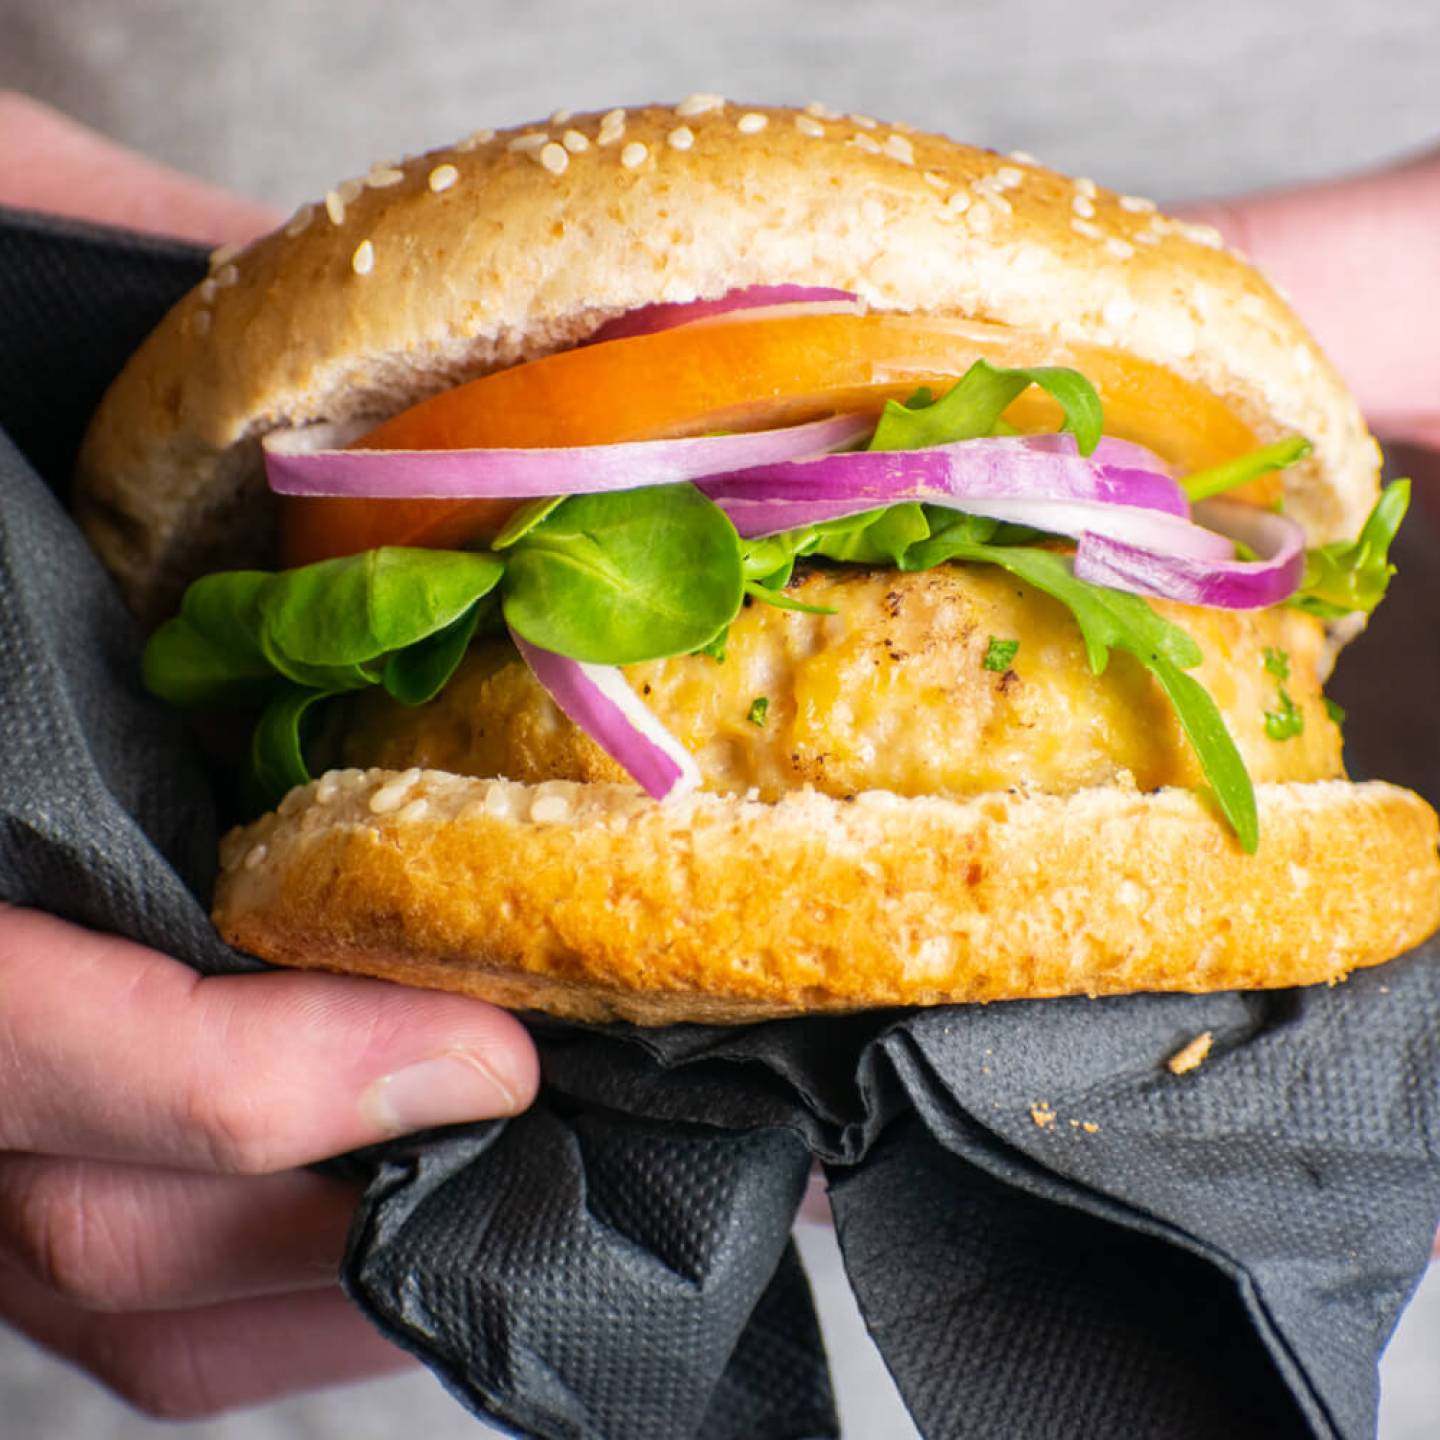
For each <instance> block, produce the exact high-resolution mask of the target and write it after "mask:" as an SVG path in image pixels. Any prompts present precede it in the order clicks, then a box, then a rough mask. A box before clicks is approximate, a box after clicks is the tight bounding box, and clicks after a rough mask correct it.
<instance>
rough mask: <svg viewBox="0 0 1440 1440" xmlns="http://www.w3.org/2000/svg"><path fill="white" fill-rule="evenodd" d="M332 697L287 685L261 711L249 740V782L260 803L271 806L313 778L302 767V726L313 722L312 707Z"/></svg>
mask: <svg viewBox="0 0 1440 1440" xmlns="http://www.w3.org/2000/svg"><path fill="white" fill-rule="evenodd" d="M335 693H336V692H335V691H333V690H310V689H306V688H304V687H302V686H299V685H290V686H287V687H286V688H285V690H284V691H282V692H281V693H280V694H279V695H277V696H276V697H275V698H274V699H273V700H272V701H271V702H270V703H269V704H268V705H267V706H266V707H265V709H264V710H263V711H261V713H260V719H259V720H258V721H257V722H256V725H255V731H254V733H253V734H252V735H251V737H250V778H251V783H252V785H253V786H254V788H256V789H257V790H258V791H259V794H260V797H261V799H262V802H263V803H265V804H268V805H274V804H275V803H276V802H277V801H279V800H280V799H281V798H283V796H284V795H285V792H286V791H287V790H290V789H293V788H294V787H295V786H296V785H305V784H308V783H309V782H310V780H311V779H312V778H313V777H312V776H311V774H310V767H309V766H308V765H307V764H306V763H305V743H304V737H303V734H302V723H303V722H304V721H306V719H307V718H313V717H310V711H311V709H312V707H314V706H315V705H318V704H319V703H320V701H322V700H328V699H330V698H331V697H332V696H333V695H334V694H335Z"/></svg>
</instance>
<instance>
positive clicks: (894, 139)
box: [885, 135, 915, 165]
mask: <svg viewBox="0 0 1440 1440" xmlns="http://www.w3.org/2000/svg"><path fill="white" fill-rule="evenodd" d="M885 153H886V154H887V155H888V156H890V158H891V159H892V160H898V161H899V162H900V163H901V164H902V165H913V164H914V163H915V147H914V146H913V145H912V144H911V143H910V142H909V141H908V140H907V139H906V138H905V137H904V136H903V135H887V136H886V137H885Z"/></svg>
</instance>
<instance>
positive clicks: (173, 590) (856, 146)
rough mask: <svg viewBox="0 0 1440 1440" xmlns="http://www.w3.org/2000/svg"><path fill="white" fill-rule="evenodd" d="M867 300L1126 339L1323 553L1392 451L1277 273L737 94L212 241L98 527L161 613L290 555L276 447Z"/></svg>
mask: <svg viewBox="0 0 1440 1440" xmlns="http://www.w3.org/2000/svg"><path fill="white" fill-rule="evenodd" d="M784 283H799V284H808V285H825V286H834V287H837V288H841V289H846V290H853V291H855V292H856V293H858V294H859V295H860V297H861V298H862V299H863V300H864V301H865V302H867V303H868V304H869V305H870V306H871V307H872V308H875V309H879V310H902V311H928V312H932V313H939V314H948V315H958V316H965V317H969V318H973V319H979V320H985V321H989V322H992V323H997V324H1002V325H1009V326H1015V327H1024V328H1027V329H1031V330H1037V331H1044V332H1050V333H1052V334H1054V335H1055V336H1056V337H1057V341H1073V340H1084V341H1090V342H1093V343H1097V344H1102V345H1108V346H1113V347H1115V348H1117V349H1121V350H1124V351H1127V352H1129V353H1131V354H1134V355H1136V356H1139V357H1141V358H1143V359H1145V360H1149V361H1152V362H1155V363H1157V364H1160V365H1163V366H1166V367H1168V368H1169V369H1171V370H1173V371H1175V372H1176V373H1178V374H1179V375H1181V376H1182V377H1184V378H1185V379H1187V380H1191V381H1193V382H1196V383H1198V384H1200V385H1202V386H1204V387H1205V388H1206V389H1208V390H1209V391H1211V392H1212V393H1214V394H1215V395H1216V396H1218V397H1220V398H1221V399H1222V400H1224V401H1225V402H1226V403H1227V404H1228V405H1229V406H1230V408H1231V409H1232V410H1233V411H1234V413H1235V414H1236V415H1237V416H1239V418H1240V419H1241V420H1243V421H1244V422H1245V423H1247V424H1248V425H1249V426H1250V427H1251V429H1253V430H1254V432H1255V433H1256V435H1257V436H1258V437H1259V438H1260V440H1261V441H1262V442H1263V441H1268V440H1272V439H1275V438H1278V437H1279V436H1281V435H1283V434H1286V433H1290V432H1293V431H1300V432H1301V433H1303V434H1305V435H1307V436H1309V437H1310V439H1311V440H1312V441H1313V442H1314V445H1315V449H1314V453H1313V455H1312V456H1311V457H1310V459H1309V460H1307V461H1306V462H1304V463H1302V464H1299V465H1296V466H1293V467H1292V468H1291V469H1290V470H1288V471H1287V472H1286V474H1285V483H1286V492H1287V505H1288V508H1289V510H1290V513H1292V514H1293V515H1294V516H1295V517H1296V518H1297V519H1298V520H1299V521H1300V522H1301V523H1302V524H1303V525H1304V526H1305V527H1306V529H1307V531H1308V532H1309V534H1310V537H1311V539H1312V541H1314V542H1323V541H1326V540H1330V539H1334V538H1337V537H1339V536H1343V535H1351V534H1354V533H1355V532H1356V531H1357V530H1358V528H1359V526H1360V524H1361V523H1362V521H1363V519H1364V516H1365V514H1366V513H1367V511H1368V509H1369V507H1370V506H1371V504H1372V503H1373V501H1374V498H1375V494H1376V491H1377V484H1378V471H1379V452H1378V450H1377V447H1376V446H1375V443H1374V441H1373V440H1372V439H1371V438H1370V435H1369V434H1368V432H1367V430H1366V428H1365V424H1364V421H1363V420H1362V419H1361V416H1360V413H1359V411H1358V409H1357V407H1356V405H1355V403H1354V401H1353V400H1352V399H1351V397H1350V395H1349V394H1348V393H1347V391H1346V390H1345V387H1344V386H1343V384H1342V383H1341V381H1340V379H1339V377H1338V376H1337V375H1336V373H1335V371H1334V370H1333V368H1332V367H1331V366H1330V365H1329V363H1328V362H1327V361H1326V360H1325V358H1324V356H1323V355H1322V354H1321V353H1320V351H1319V350H1318V349H1317V347H1316V345H1315V342H1314V341H1313V340H1312V339H1311V337H1310V336H1309V334H1308V333H1307V332H1306V330H1305V328H1304V327H1303V326H1302V325H1301V323H1300V321H1299V320H1298V319H1297V318H1296V317H1295V315H1294V314H1293V313H1292V311H1291V310H1290V309H1289V307H1288V306H1287V305H1286V304H1285V303H1284V302H1283V301H1282V300H1281V299H1280V298H1279V297H1278V296H1277V295H1276V293H1275V291H1274V290H1273V289H1272V288H1271V287H1270V286H1269V285H1268V284H1267V283H1266V282H1265V280H1264V279H1263V278H1262V277H1261V276H1260V275H1259V274H1258V273H1257V272H1256V271H1255V270H1254V269H1253V268H1252V267H1251V266H1250V265H1249V264H1247V263H1246V262H1245V261H1244V260H1243V259H1241V258H1240V257H1239V256H1237V255H1235V254H1233V253H1231V252H1229V251H1227V250H1225V249H1223V248H1221V247H1220V243H1219V236H1218V234H1216V233H1215V232H1214V231H1212V230H1210V229H1208V228H1207V227H1203V226H1196V225H1192V224H1187V223H1185V222H1182V221H1175V220H1170V219H1166V218H1165V217H1163V216H1161V215H1159V214H1157V213H1156V212H1155V210H1154V207H1153V206H1152V205H1151V204H1150V202H1148V201H1145V200H1142V199H1139V198H1137V197H1134V196H1128V195H1115V194H1112V193H1110V192H1108V191H1105V190H1102V189H1099V188H1098V187H1097V186H1095V184H1094V183H1093V182H1092V181H1089V180H1070V179H1068V178H1066V177H1064V176H1062V175H1058V174H1056V173H1055V172H1054V171H1051V170H1048V169H1045V168H1044V167H1043V166H1041V165H1038V164H1037V163H1035V162H1034V161H1033V160H1030V159H1029V158H1028V157H1023V156H1009V157H1006V156H1002V155H998V154H995V153H994V152H992V151H988V150H978V149H975V148H974V147H972V146H969V145H960V144H957V143H955V142H954V141H952V140H948V139H945V138H944V137H942V136H937V135H927V134H921V133H918V132H916V131H913V130H911V129H910V128H909V127H908V126H902V125H889V124H880V123H877V122H875V121H873V120H871V119H869V118H868V117H866V116H856V115H851V116H839V115H835V114H833V113H832V112H830V111H827V110H824V109H823V108H822V107H819V106H811V107H810V108H809V109H808V110H804V111H799V110H790V109H784V108H780V107H762V106H755V107H749V106H742V105H737V104H733V103H729V102H726V101H722V100H721V99H720V98H719V97H717V96H700V95H697V96H692V97H690V99H688V100H686V101H683V102H682V103H681V104H679V105H674V106H671V105H650V106H645V107H643V108H639V109H631V110H612V111H610V112H608V113H607V114H604V115H600V114H598V113H597V114H590V115H574V116H570V117H568V118H566V117H562V116H560V115H558V114H557V115H556V116H553V117H552V118H551V119H550V120H549V121H546V122H542V123H539V124H536V125H531V126H524V127H521V128H519V129H516V130H508V131H499V132H491V131H482V132H479V133H477V134H475V135H471V136H469V137H468V138H466V139H465V140H462V141H460V142H459V143H458V144H456V145H454V146H453V147H451V148H450V149H448V150H437V151H434V152H432V153H430V154H428V155H425V156H422V157H419V158H412V159H409V160H406V161H404V162H403V163H400V164H397V165H394V166H386V165H379V166H376V167H375V168H373V169H372V170H371V171H370V173H369V175H368V176H366V177H365V178H364V179H357V180H347V181H345V182H344V183H343V184H341V185H339V186H337V187H336V189H335V190H333V191H330V192H329V193H328V194H327V195H326V197H325V200H324V202H323V203H322V204H319V205H315V206H308V205H307V206H304V207H302V208H301V210H300V211H298V212H297V213H296V215H295V216H294V218H293V219H291V220H290V221H289V222H288V223H287V224H285V225H283V226H282V227H281V228H280V229H278V230H277V231H275V232H274V233H273V234H271V235H268V236H266V237H264V238H262V239H260V240H257V241H256V242H255V243H254V244H252V245H250V246H249V247H248V248H247V249H245V250H244V251H242V252H240V253H232V254H226V253H223V252H217V254H216V255H215V257H214V258H213V263H212V269H211V275H210V277H209V278H208V279H207V280H205V281H204V282H202V283H201V284H200V285H199V286H198V287H197V288H196V289H195V290H193V291H192V292H191V293H190V294H189V295H187V296H186V297H185V298H184V299H182V300H181V301H180V302H179V303H178V304H177V305H176V306H175V307H174V309H172V310H171V311H170V313H169V314H168V315H167V316H166V318H165V319H164V321H163V322H162V323H161V324H160V326H159V328H158V329H157V330H156V331H155V332H154V334H152V335H151V336H150V338H149V339H148V340H147V341H146V342H145V344H144V345H143V346H142V347H141V349H140V350H139V352H138V353H137V354H136V356H135V358H134V359H133V360H132V361H131V363H130V364H129V366H128V367H127V368H126V369H125V371H124V372H123V373H122V374H121V375H120V377H119V379H117V380H116V382H115V384H114V385H113V386H112V387H111V389H110V391H109V393H108V394H107V395H106V397H105V399H104V401H103V403H102V404H101V406H100V409H99V411H98V413H97V415H96V417H95V420H94V422H93V424H92V426H91V428H90V432H89V434H88V435H87V437H86V440H85V443H84V446H83V448H82V451H81V455H80V461H79V474H78V487H77V492H76V495H77V498H76V510H77V514H78V516H79V518H80V520H81V522H82V524H83V525H84V527H85V529H86V530H87V531H88V533H89V535H90V537H91V539H92V540H93V542H94V544H95V545H96V548H97V549H98V550H99V551H100V552H101V554H102V555H103V557H104V558H105V560H106V562H107V563H108V564H109V565H110V567H111V569H112V570H113V571H114V572H115V574H116V575H117V577H118V578H119V580H120V583H121V585H122V587H123V589H124V591H125V593H126V595H127V597H128V599H129V601H130V603H131V604H132V606H133V607H134V608H135V609H136V610H137V612H139V613H140V614H141V615H142V616H144V617H146V618H147V619H151V620H154V619H158V618H159V617H160V616H162V615H163V614H165V613H166V612H167V611H168V610H169V609H170V608H172V607H173V605H174V603H175V601H176V599H177V598H178V595H179V592H180V591H181V589H182V588H183V587H184V585H185V584H187V583H188V582H189V581H190V580H191V579H193V578H195V577H196V576H197V575H199V574H202V573H204V572H205V571H207V570H210V569H215V568H220V567H227V566H235V565H243V564H249V563H259V564H266V563H273V553H272V547H273V529H274V525H273V507H272V506H271V505H270V503H269V498H268V492H267V491H266V490H265V487H264V481H263V470H262V466H261V459H260V451H259V440H260V437H261V436H263V435H264V434H265V433H266V432H267V431H269V430H272V429H275V428H277V427H282V426H293V425H302V424H306V423H308V422H312V421H317V420H331V421H344V420H351V419H368V420H373V421H379V420H382V419H384V418H386V417H387V416H389V415H393V414H395V413H397V412H398V411H400V410H402V409H404V408H406V407H407V406H409V405H411V404H413V403H415V402H416V401H417V400H420V399H422V398H424V397H425V396H427V395H430V394H433V393H435V392H436V391H438V390H442V389H445V388H447V387H449V386H451V385H454V384H456V383H458V382H460V381H462V380H466V379H471V378H474V377H475V376H477V375H481V374H484V373H486V372H487V371H489V370H493V369H496V368H499V367H501V366H507V365H513V364H515V363H517V362H519V361H522V360H529V359H534V358H536V357H538V356H540V355H544V354H547V353H549V352H551V351H554V350H558V349H561V348H564V347H567V346H570V345H573V344H574V343H575V342H576V341H578V340H580V339H582V338H584V337H585V336H586V335H588V334H590V333H591V332H592V331H593V330H595V329H596V328H597V327H598V326H599V325H600V324H602V323H603V322H604V321H606V320H607V319H610V318H611V317H613V316H614V315H616V314H619V313H621V312H623V311H625V310H629V309H632V308H634V307H636V306H640V305H645V304H649V303H652V302H654V301H657V300H664V301H683V300H689V299H693V298H696V297H705V296H716V295H720V294H723V293H724V292H725V291H727V290H730V289H733V288H736V287H740V286H747V285H759V284H784Z"/></svg>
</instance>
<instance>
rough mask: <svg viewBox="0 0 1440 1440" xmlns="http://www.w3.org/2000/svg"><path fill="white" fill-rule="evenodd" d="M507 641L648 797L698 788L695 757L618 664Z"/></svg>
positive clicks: (513, 636) (658, 797) (518, 640)
mask: <svg viewBox="0 0 1440 1440" xmlns="http://www.w3.org/2000/svg"><path fill="white" fill-rule="evenodd" d="M510 638H511V639H512V640H514V642H515V648H516V649H517V650H519V652H520V655H521V657H522V658H523V659H524V661H525V663H526V664H527V665H528V666H529V667H530V670H531V672H532V673H533V674H534V676H535V678H536V679H537V680H538V681H539V682H540V683H541V684H542V685H543V686H544V687H545V689H546V690H547V691H548V692H549V694H550V698H551V699H552V700H554V702H555V703H556V704H557V705H558V706H559V707H560V708H561V710H563V711H564V712H565V714H566V715H568V716H569V717H570V719H571V720H573V721H574V722H575V724H577V725H578V726H579V727H580V728H581V729H582V730H583V731H584V732H585V733H586V734H587V735H588V736H589V737H590V738H591V739H592V740H593V741H594V742H595V743H596V744H597V745H598V746H599V747H600V748H601V749H602V750H603V751H604V752H605V753H606V754H607V755H608V756H610V758H611V759H612V760H614V761H616V762H617V763H618V764H620V765H623V766H624V767H625V769H626V770H627V771H628V772H629V773H630V775H631V777H632V778H633V779H634V781H635V783H636V784H637V785H639V786H640V787H641V789H643V790H644V791H645V792H646V793H647V794H648V795H649V796H650V797H651V798H652V799H655V800H664V799H665V798H666V797H667V796H669V795H676V794H680V795H683V794H685V793H687V792H688V791H691V790H694V789H696V788H697V787H698V786H699V784H700V767H699V766H698V765H696V763H695V760H694V757H693V756H692V755H691V754H690V752H689V751H688V750H686V749H685V747H684V746H683V745H681V744H680V742H679V741H678V740H677V739H676V738H675V737H674V736H673V735H672V734H671V733H670V732H669V731H668V730H667V729H666V728H665V727H664V726H663V725H662V724H661V723H660V721H659V720H658V719H657V718H656V716H655V713H654V712H653V711H652V710H651V709H650V708H649V706H647V705H646V704H645V702H644V701H643V700H641V698H640V697H639V696H638V695H637V694H636V693H635V691H634V690H633V689H631V687H630V682H629V681H628V680H626V678H625V675H624V673H623V672H622V671H621V669H620V667H619V666H618V665H589V664H586V663H585V662H584V661H581V660H570V659H567V658H566V657H565V656H564V655H557V654H556V653H555V652H554V651H553V650H542V649H541V648H540V647H539V646H538V645H532V644H530V642H529V641H528V640H523V639H521V637H520V636H519V635H517V634H516V633H515V632H514V631H513V630H512V631H511V632H510Z"/></svg>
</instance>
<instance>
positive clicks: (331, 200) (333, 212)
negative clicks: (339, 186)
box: [325, 190, 345, 225]
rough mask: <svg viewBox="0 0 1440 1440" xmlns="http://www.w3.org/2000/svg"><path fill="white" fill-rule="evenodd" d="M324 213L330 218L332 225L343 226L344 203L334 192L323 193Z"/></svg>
mask: <svg viewBox="0 0 1440 1440" xmlns="http://www.w3.org/2000/svg"><path fill="white" fill-rule="evenodd" d="M325 213H326V214H327V215H328V216H329V217H330V223H331V224H332V225H343V224H344V223H345V202H344V201H343V200H342V199H341V198H340V196H339V194H338V193H337V192H336V191H334V190H327V191H326V192H325Z"/></svg>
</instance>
